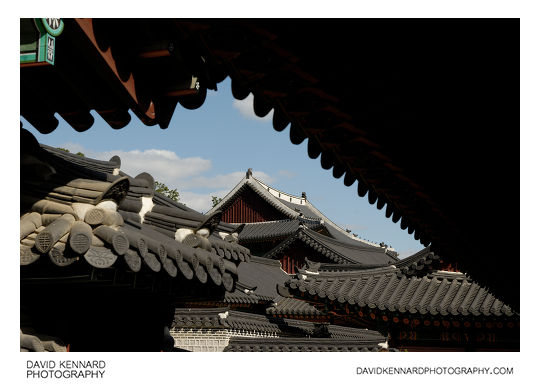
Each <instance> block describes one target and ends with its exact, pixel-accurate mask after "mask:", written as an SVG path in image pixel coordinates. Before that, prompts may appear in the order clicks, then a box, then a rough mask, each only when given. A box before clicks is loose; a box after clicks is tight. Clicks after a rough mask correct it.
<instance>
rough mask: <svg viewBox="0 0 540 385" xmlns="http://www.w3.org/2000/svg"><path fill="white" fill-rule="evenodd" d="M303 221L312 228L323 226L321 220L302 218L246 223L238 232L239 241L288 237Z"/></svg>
mask: <svg viewBox="0 0 540 385" xmlns="http://www.w3.org/2000/svg"><path fill="white" fill-rule="evenodd" d="M301 223H302V224H304V225H305V226H307V227H308V228H310V229H314V228H320V227H322V224H321V223H320V221H309V220H301V219H285V220H279V221H269V222H254V223H246V224H245V226H244V229H243V230H242V232H241V233H240V234H238V241H239V242H243V243H245V242H253V241H259V240H267V239H271V238H281V237H286V236H289V235H291V234H294V233H295V232H296V230H298V226H300V224H301Z"/></svg>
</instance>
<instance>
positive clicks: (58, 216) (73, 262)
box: [20, 132, 250, 290]
mask: <svg viewBox="0 0 540 385" xmlns="http://www.w3.org/2000/svg"><path fill="white" fill-rule="evenodd" d="M25 135H27V136H28V135H30V136H31V134H30V133H28V132H27V133H26V134H25ZM32 138H33V137H32ZM34 140H35V139H34ZM25 151H26V150H25ZM21 158H22V159H23V160H24V161H23V163H24V164H25V165H26V166H25V167H27V166H28V165H32V164H34V165H35V164H39V165H40V167H41V166H43V167H45V169H47V170H49V171H50V173H49V174H47V175H45V174H42V173H41V171H42V170H43V168H38V169H37V171H38V172H37V173H36V172H35V170H34V171H32V169H31V168H29V170H30V171H29V172H28V173H22V174H21V175H22V180H21V182H22V186H23V189H22V198H21V201H22V202H23V204H22V208H21V214H22V216H21V240H20V241H21V248H20V258H21V265H22V266H26V265H30V264H34V263H35V262H36V261H37V260H38V259H39V260H40V262H41V263H47V262H48V261H50V262H51V263H52V264H54V265H56V266H59V267H64V266H75V267H77V266H80V267H82V268H85V267H84V266H85V264H87V265H88V269H90V267H93V268H97V269H107V268H110V267H113V268H116V269H127V270H128V271H130V272H133V273H137V272H139V271H140V269H141V266H145V268H147V269H149V271H152V272H154V273H158V272H160V271H162V270H163V271H164V272H165V273H166V274H167V275H168V276H169V277H171V278H175V279H178V278H179V277H183V278H185V279H191V278H192V277H193V275H196V276H197V278H198V279H199V281H201V283H206V282H207V281H210V282H213V284H214V285H216V286H219V287H222V288H223V289H224V290H232V289H233V287H234V280H235V279H236V276H237V274H236V266H235V265H234V264H233V267H232V268H231V266H230V264H229V265H227V264H225V261H224V260H223V259H222V258H221V257H219V256H218V254H217V253H213V252H212V251H211V250H212V249H211V250H203V249H195V248H192V247H189V246H187V245H185V244H181V243H179V242H177V241H175V240H174V239H171V238H170V237H167V236H166V235H164V234H162V233H160V232H159V231H156V229H155V228H152V227H151V226H147V225H146V224H142V225H141V224H140V223H138V222H134V221H132V220H130V219H125V220H124V219H123V217H122V216H121V215H120V214H118V211H117V209H118V203H121V202H122V201H123V200H124V199H125V197H126V196H127V195H128V194H129V193H130V191H134V192H135V193H138V194H140V195H141V196H142V195H148V194H150V195H153V178H152V177H151V176H150V175H148V174H144V173H143V174H140V175H138V176H137V177H136V178H131V177H130V176H127V175H123V176H122V175H113V174H110V173H109V171H111V169H112V168H113V166H115V167H114V169H116V166H119V165H120V160H119V159H113V160H114V161H110V162H103V161H97V160H93V159H90V158H84V157H80V156H76V155H73V154H67V153H65V152H63V151H60V150H55V149H50V148H45V149H43V148H41V147H37V148H33V149H32V153H31V154H29V153H26V152H23V153H22V154H21ZM47 165H48V168H47ZM100 167H101V168H100ZM27 168H28V167H27ZM40 170H41V171H40ZM116 171H117V170H115V173H116ZM45 176H48V182H47V183H49V184H51V183H52V184H53V185H54V186H56V187H54V186H53V189H51V190H49V191H52V190H54V191H61V192H62V194H61V195H62V196H60V195H54V196H49V195H50V194H49V195H46V196H45V199H41V200H39V201H37V203H36V201H35V198H32V197H30V196H28V195H27V193H28V191H29V190H28V189H26V190H25V189H24V186H26V182H27V181H31V182H32V183H35V182H36V181H37V182H39V181H40V180H41V179H40V178H43V177H45ZM145 186H149V187H145ZM47 188H49V187H47ZM94 190H95V191H96V192H97V194H93V195H89V194H88V193H87V191H94ZM69 194H72V195H69ZM78 194H86V196H92V197H95V198H92V199H91V200H89V201H88V203H84V204H83V203H81V202H82V201H81V200H78V199H75V198H76V197H77V196H78ZM109 200H112V201H114V202H115V203H111V202H108V201H109ZM131 200H132V201H133V202H135V201H137V200H140V198H132V199H131ZM85 202H86V201H85ZM81 204H82V206H81ZM85 205H86V206H85ZM85 210H87V211H85ZM170 210H173V211H174V210H178V211H182V212H183V213H186V214H185V216H188V217H189V216H190V215H191V216H194V215H195V214H194V213H192V212H190V211H186V210H182V209H181V208H178V207H170ZM88 213H93V215H90V214H88ZM94 214H95V215H94ZM62 215H63V216H62ZM198 215H201V214H198ZM203 217H204V216H203ZM34 219H35V220H38V219H39V223H37V222H36V223H34V222H35V221H33V220H34ZM38 225H39V226H38ZM86 230H88V231H86ZM86 232H88V234H89V236H88V234H86ZM85 234H86V235H87V236H86V238H85ZM83 241H84V242H86V243H85V244H83V243H84V242H83ZM36 242H38V244H36ZM211 245H212V244H211ZM222 249H228V250H230V251H231V252H232V253H236V257H237V259H238V260H244V261H249V259H250V256H249V250H248V249H246V248H245V247H243V246H240V245H237V244H232V243H229V242H221V241H220V240H216V241H215V242H214V249H213V250H214V251H216V250H222ZM231 255H232V254H231ZM40 257H41V258H40ZM43 260H45V261H43ZM178 269H179V270H180V272H181V273H182V274H178ZM25 271H27V270H21V272H22V273H23V275H24V272H25ZM28 271H30V270H28ZM51 271H53V270H51ZM32 272H38V271H37V270H36V269H33V270H32ZM38 273H39V272H38ZM194 273H195V274H194ZM32 274H34V273H32ZM58 274H60V275H61V274H62V272H61V270H58ZM231 274H232V275H231ZM208 276H209V278H210V279H208Z"/></svg>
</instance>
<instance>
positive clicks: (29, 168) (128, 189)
mask: <svg viewBox="0 0 540 385" xmlns="http://www.w3.org/2000/svg"><path fill="white" fill-rule="evenodd" d="M119 168H120V159H119V158H118V157H113V158H112V159H111V160H110V161H99V160H94V159H89V158H85V157H82V156H78V155H74V154H68V153H66V152H64V151H62V150H58V149H54V148H51V147H49V146H45V145H41V146H40V145H39V144H38V143H37V141H36V140H35V138H34V137H33V136H32V135H31V134H30V133H29V132H28V131H26V130H21V208H20V210H21V238H20V250H21V251H20V264H21V349H22V350H33V351H36V350H37V351H43V350H48V349H53V350H54V349H56V350H58V349H62V348H66V349H67V346H69V347H70V349H71V350H73V351H96V350H97V351H109V350H112V351H123V350H127V351H157V350H170V349H172V346H173V344H172V338H171V337H170V335H169V334H168V328H169V327H170V325H171V322H172V319H173V315H174V308H175V305H176V303H177V302H178V301H181V300H183V299H186V298H190V299H193V298H206V297H215V296H223V293H224V292H225V291H234V290H235V285H236V280H237V268H238V264H239V263H240V262H241V261H242V262H244V263H247V262H248V261H249V260H250V254H249V250H248V249H246V248H245V247H242V246H240V245H238V244H237V243H236V238H235V237H234V236H233V234H234V228H233V227H231V226H230V225H227V224H224V223H222V222H221V221H220V214H219V213H214V214H213V215H212V216H205V215H202V214H200V213H197V212H195V211H194V210H191V209H189V208H187V207H186V206H185V205H182V204H178V203H175V202H173V201H171V200H170V199H168V198H166V197H164V196H162V195H160V194H158V193H156V192H155V191H154V180H153V178H152V177H151V175H149V174H147V173H142V174H139V175H137V176H136V177H134V178H132V177H131V176H128V175H125V174H124V173H122V172H121V171H120V170H119ZM156 216H159V218H161V217H165V216H166V217H167V218H169V220H170V223H172V227H171V228H170V229H164V228H163V227H162V226H159V223H156V222H155V220H156V219H155V217H156ZM147 218H148V221H147ZM175 226H176V227H175ZM214 232H217V233H218V234H221V235H220V236H211V234H213V233H214ZM225 239H226V240H225ZM40 336H45V337H44V338H43V337H40ZM49 336H54V337H49ZM40 341H49V342H47V343H44V342H41V343H40ZM51 341H53V342H54V343H53V342H51Z"/></svg>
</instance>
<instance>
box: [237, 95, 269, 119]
mask: <svg viewBox="0 0 540 385" xmlns="http://www.w3.org/2000/svg"><path fill="white" fill-rule="evenodd" d="M233 107H234V108H236V109H237V110H238V111H239V112H240V115H242V116H243V117H244V118H247V119H252V120H259V121H263V120H266V121H268V120H271V119H272V116H273V114H274V113H273V111H270V112H269V113H268V114H267V115H266V116H265V117H264V118H260V117H258V116H257V115H255V112H254V111H253V94H251V93H250V94H249V95H248V96H247V97H246V98H245V99H244V100H237V99H235V100H234V101H233Z"/></svg>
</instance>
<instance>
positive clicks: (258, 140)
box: [23, 78, 422, 257]
mask: <svg viewBox="0 0 540 385" xmlns="http://www.w3.org/2000/svg"><path fill="white" fill-rule="evenodd" d="M93 116H94V119H95V123H94V126H92V127H91V128H90V129H89V130H87V131H86V132H83V133H79V132H76V131H75V130H74V129H72V128H71V127H70V126H69V125H68V124H67V123H65V122H64V121H63V120H62V118H61V117H60V116H58V115H57V118H58V119H59V120H60V124H59V126H58V128H57V129H56V130H55V131H53V132H52V133H51V134H47V135H42V134H39V132H38V131H37V130H35V129H34V128H33V127H32V126H31V125H30V124H29V123H28V122H26V121H24V119H23V126H24V127H25V128H28V129H29V130H30V131H31V132H32V133H33V134H34V135H35V136H36V137H37V139H38V141H40V142H41V143H45V144H48V145H51V146H55V147H64V148H67V149H69V150H70V151H72V152H78V151H81V152H83V153H84V154H85V155H86V156H89V157H92V158H96V159H102V160H108V159H110V157H111V156H113V155H119V156H120V158H121V159H122V166H121V170H123V171H124V172H126V173H128V174H130V175H132V176H135V175H137V174H138V173H140V172H143V171H145V172H149V173H150V174H152V175H153V176H154V178H155V179H156V180H159V181H161V182H164V183H166V184H167V185H168V186H169V187H171V188H177V189H178V191H179V192H180V200H181V201H182V202H184V203H186V204H188V205H189V206H191V207H193V208H194V209H196V210H199V211H202V212H206V211H207V210H209V209H210V207H211V196H212V195H215V196H219V197H223V196H225V194H226V193H227V192H228V191H230V190H231V189H232V188H233V187H234V186H235V185H236V184H237V183H238V182H239V181H240V180H241V179H242V178H243V177H244V175H245V172H246V170H247V169H248V168H252V169H253V171H254V175H255V176H256V177H258V178H259V179H261V180H262V181H263V182H266V183H268V184H270V185H271V186H272V187H275V188H277V189H279V190H282V191H284V192H287V193H289V194H293V195H300V194H301V193H302V192H306V194H307V197H308V199H309V200H310V201H311V202H312V203H313V204H314V205H315V206H316V207H317V208H318V209H319V210H321V211H322V212H323V213H324V214H325V215H326V216H328V217H329V218H330V219H332V220H333V221H334V222H335V223H337V224H338V225H340V226H341V227H343V228H348V229H351V230H352V232H353V233H356V234H358V236H360V237H361V238H364V239H367V240H370V241H372V242H381V241H384V242H385V243H386V244H389V245H391V246H392V247H394V248H395V249H396V250H397V251H398V252H399V253H400V257H405V256H408V255H410V254H412V253H414V252H416V251H418V250H420V249H421V248H422V245H421V244H420V243H419V242H418V241H415V240H414V238H413V237H412V236H411V235H409V234H408V233H407V232H406V231H403V230H401V229H400V228H399V223H398V224H395V223H393V222H392V221H391V220H390V219H387V218H386V217H385V216H384V209H383V210H377V208H376V207H375V206H373V205H370V204H369V203H368V201H367V197H364V198H361V197H359V196H358V195H357V193H356V184H354V185H353V186H350V187H346V186H345V185H344V184H343V177H342V178H340V179H335V178H334V177H333V176H332V173H331V170H324V169H323V168H322V167H321V165H320V157H319V158H317V159H310V158H309V157H308V155H307V140H305V141H304V142H303V143H301V144H300V145H294V144H292V143H291V142H290V140H289V129H288V128H286V129H285V130H284V131H282V132H277V131H275V130H274V129H273V127H272V112H270V113H269V114H268V115H267V116H266V117H264V118H259V117H256V116H255V114H254V113H253V108H252V96H251V95H250V96H249V97H248V98H246V99H244V100H243V101H238V100H235V99H234V98H233V96H232V93H231V89H230V79H229V78H227V79H226V80H224V81H223V82H222V83H220V84H219V85H218V91H217V92H215V91H209V93H208V96H207V99H206V101H205V103H204V105H203V106H202V107H201V108H199V109H197V110H186V109H184V108H183V107H182V106H180V105H177V107H176V111H175V113H174V116H173V119H172V121H171V123H170V125H169V128H167V129H165V130H163V129H161V128H159V126H152V127H148V126H145V125H144V124H142V123H141V122H140V121H139V120H138V119H137V118H136V117H135V116H134V115H132V119H131V122H130V124H128V125H127V126H126V127H124V128H122V129H120V130H114V129H112V128H111V127H109V126H108V125H107V123H105V121H103V120H102V119H101V117H100V116H99V115H97V114H96V113H93Z"/></svg>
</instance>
